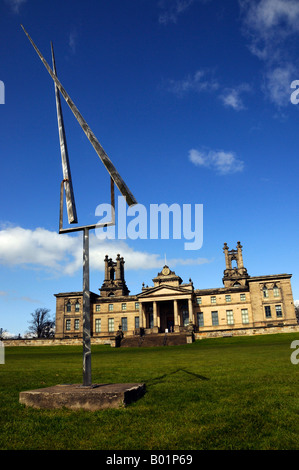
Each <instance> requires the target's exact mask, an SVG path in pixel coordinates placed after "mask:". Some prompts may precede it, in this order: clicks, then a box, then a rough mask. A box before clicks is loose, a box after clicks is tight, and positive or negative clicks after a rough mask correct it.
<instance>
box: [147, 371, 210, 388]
mask: <svg viewBox="0 0 299 470" xmlns="http://www.w3.org/2000/svg"><path fill="white" fill-rule="evenodd" d="M178 372H185V373H186V374H189V375H192V376H193V377H195V378H196V379H199V380H210V379H209V378H208V377H204V376H203V375H199V374H195V373H194V372H190V371H189V370H186V369H177V370H175V371H173V372H169V373H168V374H163V375H160V376H159V377H155V378H153V379H151V380H149V381H147V382H146V383H147V384H148V385H152V384H155V383H156V382H159V381H161V380H163V379H165V378H166V377H169V376H170V375H174V374H177V373H178Z"/></svg>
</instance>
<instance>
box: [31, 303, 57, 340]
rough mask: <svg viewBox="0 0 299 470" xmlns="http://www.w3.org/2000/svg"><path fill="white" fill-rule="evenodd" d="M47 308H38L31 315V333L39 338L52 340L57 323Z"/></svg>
mask: <svg viewBox="0 0 299 470" xmlns="http://www.w3.org/2000/svg"><path fill="white" fill-rule="evenodd" d="M49 312H50V310H48V309H47V308H37V309H36V310H35V311H34V312H33V313H31V316H32V320H31V321H30V322H29V323H30V326H29V328H28V331H29V333H33V334H34V335H35V336H37V337H38V338H52V337H53V336H54V327H55V321H54V320H53V319H52V318H51V317H50V315H49Z"/></svg>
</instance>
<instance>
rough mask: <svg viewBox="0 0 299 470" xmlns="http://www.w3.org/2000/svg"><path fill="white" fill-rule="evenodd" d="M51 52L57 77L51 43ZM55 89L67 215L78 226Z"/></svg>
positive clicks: (56, 89) (57, 94) (58, 97)
mask: <svg viewBox="0 0 299 470" xmlns="http://www.w3.org/2000/svg"><path fill="white" fill-rule="evenodd" d="M51 52H52V63H53V73H54V74H55V75H56V76H57V72H56V64H55V57H54V49H53V44H52V43H51ZM54 87H55V98H56V110H57V123H58V131H59V142H60V153H61V163H62V173H63V179H64V190H65V199H66V208H67V215H68V221H69V224H76V223H77V222H78V219H77V211H76V204H75V198H74V191H73V183H72V177H71V168H70V162H69V156H68V150H67V144H66V136H65V130H64V122H63V116H62V109H61V102H60V93H59V90H58V88H57V85H56V83H54Z"/></svg>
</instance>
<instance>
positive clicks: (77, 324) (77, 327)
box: [75, 318, 79, 330]
mask: <svg viewBox="0 0 299 470" xmlns="http://www.w3.org/2000/svg"><path fill="white" fill-rule="evenodd" d="M75 330H79V318H76V319H75Z"/></svg>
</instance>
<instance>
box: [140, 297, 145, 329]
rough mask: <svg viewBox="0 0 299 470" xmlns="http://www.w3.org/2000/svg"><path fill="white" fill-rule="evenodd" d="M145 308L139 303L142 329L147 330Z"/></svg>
mask: <svg viewBox="0 0 299 470" xmlns="http://www.w3.org/2000/svg"><path fill="white" fill-rule="evenodd" d="M144 310H145V306H144V304H143V303H142V302H140V301H139V324H140V328H146V318H145V312H144Z"/></svg>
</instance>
